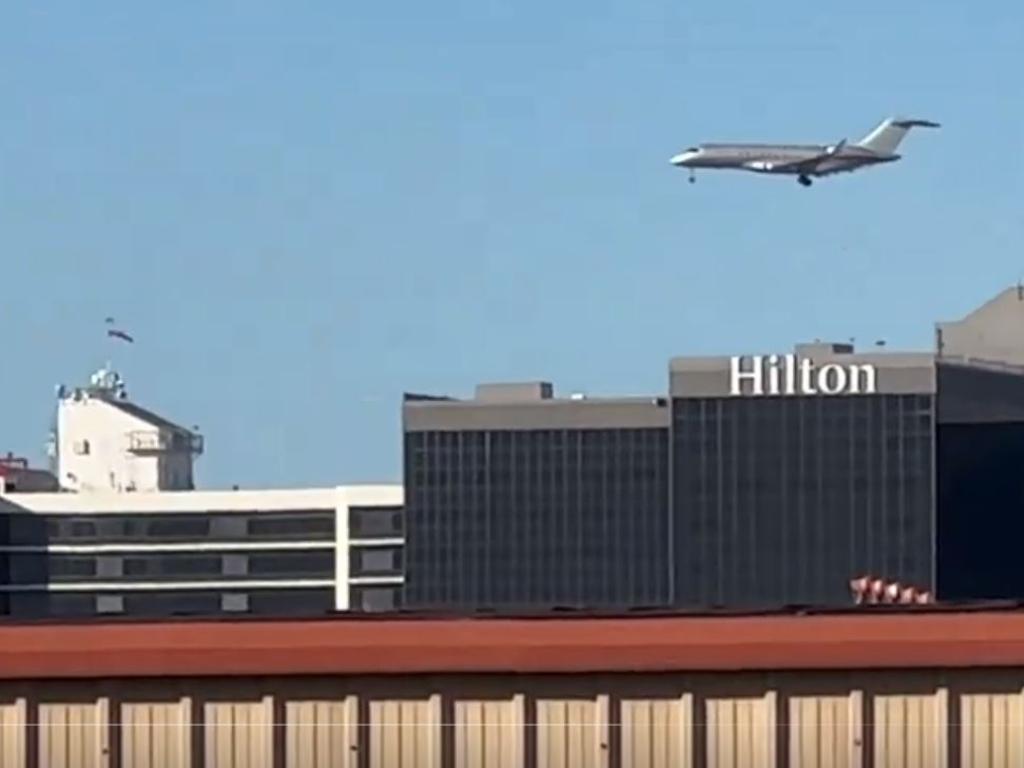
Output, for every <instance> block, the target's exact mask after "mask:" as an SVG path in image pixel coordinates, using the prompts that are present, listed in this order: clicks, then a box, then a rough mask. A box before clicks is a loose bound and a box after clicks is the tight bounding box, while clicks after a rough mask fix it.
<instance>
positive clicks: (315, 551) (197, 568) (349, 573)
mask: <svg viewBox="0 0 1024 768" xmlns="http://www.w3.org/2000/svg"><path fill="white" fill-rule="evenodd" d="M403 503H404V498H403V491H402V486H401V485H353V486H342V487H337V488H307V489H297V490H256V491H161V492H137V493H123V492H117V491H93V492H89V493H9V494H0V515H3V516H4V517H6V518H7V519H6V520H3V521H0V524H3V526H4V527H5V528H6V530H7V531H8V536H7V539H6V541H2V542H0V556H2V558H3V559H6V561H7V563H8V573H9V578H8V580H7V582H6V583H3V584H0V599H2V600H3V601H4V603H6V605H4V606H3V609H4V610H2V611H0V612H3V613H8V614H10V615H13V616H26V617H27V616H55V617H61V616H64V617H67V616H89V615H96V614H125V615H148V616H159V615H172V614H191V615H197V614H198V615H209V614H217V613H233V612H244V613H253V614H262V615H275V614H278V615H280V614H296V613H304V614H311V613H326V612H331V611H348V610H353V611H387V610H392V609H394V608H396V607H397V606H398V605H399V602H400V591H401V588H402V584H403V575H402V574H403V566H404V563H403V548H404V517H403Z"/></svg>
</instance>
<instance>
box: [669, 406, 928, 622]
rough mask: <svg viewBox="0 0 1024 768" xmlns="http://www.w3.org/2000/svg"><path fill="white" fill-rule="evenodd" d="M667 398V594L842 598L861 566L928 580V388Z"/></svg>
mask: <svg viewBox="0 0 1024 768" xmlns="http://www.w3.org/2000/svg"><path fill="white" fill-rule="evenodd" d="M672 408H673V444H672V450H673V456H672V465H673V501H672V505H673V509H674V513H675V522H676V529H675V542H676V551H677V554H678V556H677V558H676V582H675V586H676V593H675V598H676V602H677V604H679V605H683V606H709V605H727V606H734V607H743V606H751V607H754V606H770V605H780V604H848V603H849V600H850V596H849V582H850V580H851V579H852V578H855V577H857V576H861V575H864V574H874V575H877V576H882V577H884V578H886V579H894V580H899V581H902V582H904V583H908V584H914V585H918V586H920V587H922V588H926V589H932V588H933V573H934V562H933V560H934V558H933V536H934V521H933V508H934V505H933V491H932V489H933V459H932V454H933V434H934V422H935V404H934V397H932V396H931V395H916V394H909V395H871V396H863V395H857V396H830V397H717V398H692V399H689V398H679V399H675V400H674V401H673V404H672Z"/></svg>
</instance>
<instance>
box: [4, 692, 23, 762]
mask: <svg viewBox="0 0 1024 768" xmlns="http://www.w3.org/2000/svg"><path fill="white" fill-rule="evenodd" d="M27 711H28V704H27V702H26V701H25V699H17V700H15V701H11V702H7V703H5V704H0V766H3V768H8V766H10V768H24V765H25V759H26V755H25V746H26V745H25V720H26V719H27V718H26V713H27Z"/></svg>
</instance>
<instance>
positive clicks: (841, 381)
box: [729, 355, 877, 396]
mask: <svg viewBox="0 0 1024 768" xmlns="http://www.w3.org/2000/svg"><path fill="white" fill-rule="evenodd" d="M876 387H877V371H876V370H875V366H873V365H871V364H870V363H858V364H853V363H851V364H849V365H843V364H841V363H836V362H832V363H827V364H825V365H823V366H822V367H821V368H818V367H816V366H815V364H814V361H813V360H810V359H803V360H800V359H797V357H796V355H784V356H779V355H768V356H767V358H766V357H764V356H762V355H753V356H751V357H749V358H745V357H741V356H735V357H732V358H730V360H729V393H730V394H731V395H733V396H736V395H766V394H767V395H818V394H821V395H841V394H850V395H861V394H865V395H873V394H875V391H876Z"/></svg>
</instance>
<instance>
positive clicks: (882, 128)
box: [857, 117, 939, 155]
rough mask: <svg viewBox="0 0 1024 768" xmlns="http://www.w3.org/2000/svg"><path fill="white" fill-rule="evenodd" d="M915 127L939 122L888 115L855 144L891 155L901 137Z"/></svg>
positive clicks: (928, 126) (934, 126) (934, 124)
mask: <svg viewBox="0 0 1024 768" xmlns="http://www.w3.org/2000/svg"><path fill="white" fill-rule="evenodd" d="M915 127H924V128H938V127H939V124H938V123H933V122H932V121H930V120H903V119H900V118H895V117H890V118H888V119H886V120H883V121H882V122H881V123H879V125H878V127H877V128H875V129H874V130H873V131H872V132H871V133H869V134H868V135H867V136H865V137H864V138H863V139H861V140H860V142H858V144H857V146H859V147H863V148H864V149H870V150H871V151H872V152H876V153H878V154H880V155H892V154H894V153H895V152H896V148H897V147H898V146H899V145H900V142H901V141H903V137H904V136H906V135H907V133H908V132H909V131H910V129H911V128H915Z"/></svg>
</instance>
